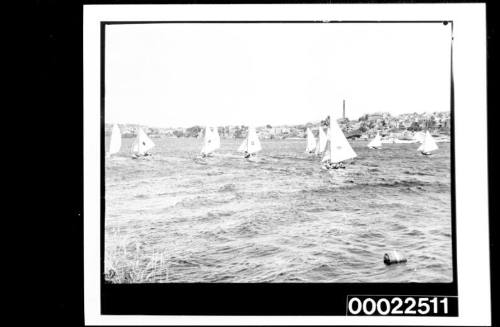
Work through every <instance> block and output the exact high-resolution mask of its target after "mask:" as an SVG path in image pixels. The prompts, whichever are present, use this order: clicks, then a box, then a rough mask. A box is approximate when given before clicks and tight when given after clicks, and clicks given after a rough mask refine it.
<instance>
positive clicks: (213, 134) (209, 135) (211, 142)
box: [201, 127, 220, 157]
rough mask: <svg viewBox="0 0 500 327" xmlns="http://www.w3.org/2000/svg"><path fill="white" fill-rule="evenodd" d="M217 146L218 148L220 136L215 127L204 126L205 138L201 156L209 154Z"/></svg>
mask: <svg viewBox="0 0 500 327" xmlns="http://www.w3.org/2000/svg"><path fill="white" fill-rule="evenodd" d="M218 148H220V136H219V132H218V131H217V127H206V128H205V140H204V143H203V148H202V149H201V155H202V157H208V156H211V155H212V153H213V152H214V151H215V150H217V149H218Z"/></svg>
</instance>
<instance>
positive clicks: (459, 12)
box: [84, 5, 489, 325]
mask: <svg viewBox="0 0 500 327" xmlns="http://www.w3.org/2000/svg"><path fill="white" fill-rule="evenodd" d="M430 8H432V9H433V10H432V11H431V10H429V9H430ZM464 8H468V9H469V11H468V10H464ZM134 9H135V10H134ZM244 9H246V10H244ZM84 20H85V29H84V30H85V33H84V40H85V42H84V58H85V61H84V69H85V80H84V83H85V121H84V122H85V149H86V152H85V156H86V157H85V167H86V168H85V169H86V170H85V171H86V173H85V183H86V189H85V207H86V211H85V212H86V217H85V236H86V239H85V247H86V250H85V257H86V272H85V278H86V292H85V293H86V320H87V322H89V323H91V324H95V323H99V324H113V323H116V322H123V321H127V323H131V324H133V323H143V321H144V322H146V321H147V323H148V324H162V323H166V322H167V323H177V324H184V323H200V322H201V323H207V322H208V323H231V322H232V323H242V324H255V323H259V322H264V323H267V324H283V323H285V324H290V323H295V324H297V323H299V324H300V323H316V324H374V323H375V324H380V323H381V322H382V320H380V319H383V318H382V317H376V316H385V315H394V316H398V317H391V319H394V320H384V321H383V323H384V324H409V325H412V324H413V325H418V324H422V323H432V324H437V325H445V324H461V323H466V324H482V323H484V322H485V321H487V320H488V319H489V288H488V287H489V286H488V285H489V266H488V262H489V261H488V260H489V259H488V257H489V254H488V250H487V235H488V229H487V227H488V226H487V223H488V212H487V201H486V199H487V197H486V194H487V193H485V192H486V189H485V187H486V182H485V181H486V176H487V175H486V170H484V171H483V170H482V169H481V167H482V168H485V167H486V135H485V132H484V127H485V124H486V122H485V117H486V102H485V93H483V92H485V90H486V89H485V67H484V62H485V61H484V60H485V58H484V56H485V53H484V42H485V40H484V37H485V36H484V6H481V5H470V7H466V6H464V5H462V6H459V5H418V6H417V5H414V6H411V5H356V6H355V5H333V6H332V5H268V6H266V5H246V6H244V8H243V7H241V6H231V5H225V6H196V5H190V6H186V5H184V6H182V5H180V6H173V5H168V6H85V16H84ZM481 28H483V30H482V29H481ZM468 33H469V34H468ZM474 33H475V34H474ZM472 34H473V35H474V36H472ZM481 37H483V39H480V38H481ZM471 44H472V45H471ZM473 45H474V46H473ZM471 58H474V60H472V59H471ZM469 60H472V61H469ZM471 65H472V66H474V68H475V69H472V68H471ZM473 81H475V82H474V83H472V82H473ZM472 84H473V85H474V86H471V85H472ZM471 106H473V108H474V109H471ZM471 112H474V113H475V115H471ZM471 135H475V136H474V137H472V136H471ZM472 161H474V165H475V166H476V167H478V168H477V169H476V173H475V176H474V178H472V177H471V176H466V175H467V173H466V171H467V170H468V168H470V165H471V164H472ZM99 195H100V196H99ZM472 202H474V204H472ZM471 212H472V213H474V214H473V215H472V216H471ZM94 215H95V216H94ZM472 220H474V223H473V222H472ZM92 235H93V236H92ZM473 249H476V250H477V251H474V250H473ZM480 249H481V250H480ZM472 253H474V255H473V254H472ZM478 253H481V256H480V258H479V257H477V254H478ZM471 257H475V258H476V259H475V262H476V263H477V264H478V266H477V267H480V268H481V269H482V270H481V271H482V274H483V275H482V276H483V277H482V278H481V279H480V280H477V278H474V280H475V281H474V283H472V281H471V279H470V278H473V277H471V276H472V275H473V274H476V273H477V272H475V271H474V272H473V271H472V270H474V269H471V268H470V266H469V267H467V264H466V262H468V260H470V259H471ZM481 258H482V259H484V260H482V259H481ZM478 259H481V260H478ZM477 261H479V262H477ZM130 284H133V285H134V287H136V289H138V290H140V291H137V292H139V293H134V294H135V295H132V293H129V294H130V295H127V293H126V292H127V291H126V290H127V288H126V287H127V285H130ZM204 284H211V285H213V286H211V287H213V290H218V289H219V290H220V294H222V295H223V296H224V297H225V299H224V300H223V301H222V302H220V303H221V304H222V305H223V306H224V307H225V308H226V310H227V314H228V316H227V317H225V318H227V319H226V320H224V319H223V318H224V317H220V314H221V313H222V312H225V311H224V309H218V310H217V311H214V312H213V313H212V314H217V315H219V316H211V317H207V316H203V318H202V316H191V318H192V320H190V319H189V317H188V316H187V312H192V311H193V310H194V309H193V310H180V309H178V308H177V307H175V308H174V305H173V304H171V302H165V303H169V305H170V306H171V307H170V311H169V308H168V305H166V307H163V308H161V309H158V310H157V304H158V303H157V302H158V300H161V298H162V296H160V297H158V294H165V296H166V294H170V295H174V294H181V293H182V294H189V296H193V297H194V298H195V293H189V292H194V291H193V287H194V286H196V285H204ZM318 284H321V285H323V286H322V287H324V289H325V290H327V292H330V293H333V294H332V296H338V297H340V298H341V301H340V302H339V303H342V306H338V307H336V308H333V307H332V308H331V311H329V310H330V309H318V310H317V311H315V310H310V309H309V308H310V307H314V305H316V304H315V303H318V301H319V299H314V298H310V299H309V300H305V299H304V298H302V299H300V295H299V294H297V296H298V298H299V300H297V301H299V302H300V303H302V304H300V305H297V308H299V309H296V308H295V307H294V309H293V310H294V312H295V313H286V312H285V311H284V310H285V309H280V308H281V307H283V306H289V305H290V304H289V302H287V301H293V299H286V298H285V295H282V298H281V299H282V303H281V304H276V311H275V312H277V313H276V314H275V316H274V317H266V318H264V317H262V316H261V317H260V318H259V316H260V315H261V314H266V315H268V311H266V310H267V309H265V308H263V307H264V306H269V304H267V302H266V300H265V298H266V296H265V294H267V293H265V292H270V293H269V294H274V295H273V296H275V295H276V294H275V293H273V292H276V291H273V290H276V289H277V288H274V287H275V286H273V285H276V286H279V287H289V288H290V289H295V288H294V287H298V286H300V287H308V285H310V286H311V287H316V286H315V285H318ZM252 285H255V287H263V290H264V291H262V292H263V293H262V295H263V297H264V298H263V300H262V303H261V305H260V306H259V303H253V305H255V310H254V311H252V310H248V311H244V312H254V314H255V316H253V317H251V316H249V315H242V314H241V313H240V312H243V311H238V310H239V309H238V310H237V309H236V306H235V305H234V304H233V303H231V302H234V301H235V300H237V299H239V298H238V296H241V297H242V299H244V298H245V297H246V295H245V294H247V293H245V292H247V291H248V290H249V289H250V288H251V287H252ZM261 285H264V286H261ZM283 285H284V286H283ZM301 285H303V286H301ZM377 285H384V287H383V290H384V291H383V293H380V291H379V292H378V293H376V292H375V291H374V290H377V289H380V288H377V287H379V286H377ZM160 287H161V288H160ZM155 288H156V289H161V290H165V291H164V293H155V294H156V295H154V296H153V295H151V296H150V297H149V296H148V294H152V293H148V292H150V291H151V290H153V289H155ZM116 290H120V292H122V293H120V294H122V295H121V296H118V295H117V294H118V293H116ZM141 292H144V293H141ZM155 292H156V291H155ZM176 292H179V293H176ZM139 294H140V295H139ZM307 294H310V293H307ZM474 294H475V295H474ZM104 295H105V296H104ZM141 297H142V298H141ZM480 297H481V298H482V299H483V302H482V303H484V304H483V305H482V306H481V307H479V304H478V303H475V301H474V298H475V299H478V298H480ZM231 298H233V300H234V301H231ZM278 298H279V296H278ZM106 301H108V302H107V303H106ZM120 301H123V302H128V306H126V308H127V309H123V310H120V309H118V307H119V306H120V303H122V302H120ZM134 301H135V302H134ZM165 301H171V300H167V299H165ZM242 301H243V300H242ZM244 301H247V302H242V303H245V305H246V306H248V303H250V302H249V299H244ZM398 301H401V303H402V304H401V305H402V307H401V308H403V310H402V311H401V312H399V311H398V309H397V308H398V307H399V304H398V303H399V302H398ZM484 301H487V302H484ZM111 302H114V304H113V305H110V303H111ZM141 302H142V303H141ZM195 302H196V299H194V303H193V305H194V306H196V305H197V304H195ZM307 302H309V303H307ZM413 302H414V304H412V303H413ZM131 303H132V304H131ZM150 303H151V304H153V303H154V306H151V307H149V309H145V307H148V306H149V305H150ZM290 303H291V302H290ZM335 303H336V302H335ZM207 305H208V304H207ZM280 305H281V307H280ZM134 306H136V307H135V309H134ZM301 306H302V308H303V310H304V311H302V312H300V307H301ZM413 306H415V308H414V309H413ZM131 307H132V309H130V308H131ZM153 307H154V308H153ZM158 307H161V305H160V306H158ZM427 308H428V310H427ZM372 309H373V310H372ZM297 310H299V311H297ZM413 310H414V311H413ZM200 312H202V313H203V314H206V312H207V311H206V310H205V311H200ZM310 312H317V314H311V313H310ZM413 312H414V313H413ZM127 314H130V315H131V316H127ZM149 314H152V315H155V316H149ZM137 315H142V316H137ZM158 315H165V316H158ZM166 315H168V316H166ZM234 315H240V317H239V318H236V317H235V316H234ZM289 315H299V316H301V317H289ZM356 315H358V316H373V317H355V316H356ZM412 315H414V316H413V317H412ZM416 316H420V317H416ZM422 316H433V317H422ZM138 317H143V318H144V320H137V319H138ZM231 317H233V318H231ZM122 318H123V319H124V320H121V319H122ZM160 318H165V319H166V320H163V319H160ZM219 318H220V319H222V320H218V319H219ZM292 318H293V319H295V320H294V321H293V322H292V321H291V320H289V319H292ZM377 318H379V320H376V319H377ZM231 319H232V320H231ZM238 319H240V320H238ZM259 319H262V320H259ZM275 319H276V320H275ZM386 319H388V318H386Z"/></svg>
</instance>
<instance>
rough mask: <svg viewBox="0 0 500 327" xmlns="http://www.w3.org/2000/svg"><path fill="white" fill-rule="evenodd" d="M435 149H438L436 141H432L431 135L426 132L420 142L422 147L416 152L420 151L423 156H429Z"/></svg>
mask: <svg viewBox="0 0 500 327" xmlns="http://www.w3.org/2000/svg"><path fill="white" fill-rule="evenodd" d="M437 149H439V148H438V146H437V144H436V141H434V138H433V137H432V135H431V133H429V131H426V132H425V136H424V141H423V142H422V145H421V146H420V147H419V148H418V149H417V151H420V152H421V153H422V154H424V155H430V154H432V153H431V152H432V151H435V150H437Z"/></svg>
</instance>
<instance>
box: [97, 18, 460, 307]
mask: <svg viewBox="0 0 500 327" xmlns="http://www.w3.org/2000/svg"><path fill="white" fill-rule="evenodd" d="M188 23H191V24H209V23H212V24H213V23H218V24H221V23H224V24H242V23H252V24H256V23H267V24H272V23H295V24H297V23H306V24H310V23H324V24H330V23H369V24H373V23H439V24H443V23H451V42H450V43H451V45H450V46H451V65H450V81H451V84H450V87H451V90H450V122H451V133H450V134H451V135H450V136H451V143H450V155H451V167H450V168H451V211H452V215H451V219H452V261H453V282H451V283H259V284H257V283H213V284H211V283H161V284H107V283H105V282H104V273H103V272H104V234H105V233H104V210H105V196H104V194H105V176H104V171H105V169H104V168H105V167H104V163H105V156H104V153H105V149H104V126H105V122H104V106H105V83H104V81H105V76H104V72H105V69H104V63H105V36H106V35H105V30H106V25H118V24H188ZM100 27H101V30H100V33H101V62H100V70H101V76H100V77H101V80H100V88H101V103H100V105H101V111H100V112H101V129H100V151H101V239H100V252H101V258H100V259H101V278H100V285H101V314H103V315H139V314H141V315H289V316H293V315H304V316H308V315H316V316H322V315H345V305H346V298H347V295H355V294H391V295H405V294H411V295H428V294H433V295H436V296H443V295H448V296H457V295H458V293H457V292H458V288H457V254H456V203H455V201H456V200H455V196H456V194H455V124H454V112H455V99H454V96H455V95H454V76H453V21H452V20H439V21H437V20H429V21H425V20H424V21H397V20H394V21H381V20H376V21H333V20H332V21H324V20H313V21H304V20H297V21H283V20H280V21H101V26H100Z"/></svg>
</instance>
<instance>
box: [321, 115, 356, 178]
mask: <svg viewBox="0 0 500 327" xmlns="http://www.w3.org/2000/svg"><path fill="white" fill-rule="evenodd" d="M330 117H333V116H330ZM327 135H328V144H327V146H326V152H325V155H324V156H323V159H322V160H321V162H326V165H325V166H324V167H325V168H326V169H329V168H334V169H335V168H345V167H344V166H343V164H342V162H343V161H344V160H347V159H351V158H354V157H356V156H357V154H356V152H354V150H353V149H352V147H351V145H350V144H349V142H348V141H347V139H346V137H345V135H344V133H343V132H342V130H341V129H340V127H339V125H338V124H337V122H336V121H335V120H333V119H330V129H329V133H328V134H327Z"/></svg>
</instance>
